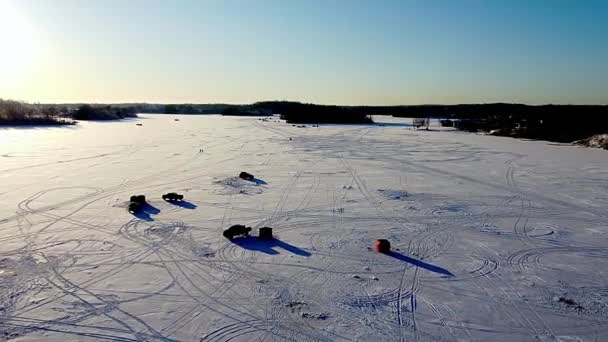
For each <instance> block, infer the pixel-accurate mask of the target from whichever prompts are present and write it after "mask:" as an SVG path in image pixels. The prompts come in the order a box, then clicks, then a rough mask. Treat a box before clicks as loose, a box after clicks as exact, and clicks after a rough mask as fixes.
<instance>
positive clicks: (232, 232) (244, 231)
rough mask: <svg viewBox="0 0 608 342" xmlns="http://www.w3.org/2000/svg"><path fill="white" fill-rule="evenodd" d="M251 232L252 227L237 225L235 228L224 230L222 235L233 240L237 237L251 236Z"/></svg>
mask: <svg viewBox="0 0 608 342" xmlns="http://www.w3.org/2000/svg"><path fill="white" fill-rule="evenodd" d="M250 231H251V227H246V226H243V225H241V224H235V225H234V226H231V227H230V228H228V229H226V230H224V233H223V234H222V235H224V237H225V238H227V239H230V240H232V239H233V238H234V237H235V236H237V235H249V232H250Z"/></svg>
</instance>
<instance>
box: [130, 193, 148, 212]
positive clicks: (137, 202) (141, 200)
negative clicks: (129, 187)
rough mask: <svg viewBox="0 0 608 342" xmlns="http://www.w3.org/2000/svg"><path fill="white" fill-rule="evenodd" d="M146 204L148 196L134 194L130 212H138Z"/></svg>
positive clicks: (131, 199)
mask: <svg viewBox="0 0 608 342" xmlns="http://www.w3.org/2000/svg"><path fill="white" fill-rule="evenodd" d="M145 204H146V196H144V195H133V196H131V198H130V200H129V212H131V213H137V212H139V211H140V210H141V209H142V208H143V207H144V205H145Z"/></svg>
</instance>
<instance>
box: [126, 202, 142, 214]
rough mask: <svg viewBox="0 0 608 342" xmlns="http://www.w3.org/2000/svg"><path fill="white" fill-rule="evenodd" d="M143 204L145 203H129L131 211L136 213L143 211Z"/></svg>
mask: <svg viewBox="0 0 608 342" xmlns="http://www.w3.org/2000/svg"><path fill="white" fill-rule="evenodd" d="M143 206H144V205H143V204H142V203H138V202H131V203H129V212H130V213H132V214H135V213H137V212H139V211H141V209H142V207H143Z"/></svg>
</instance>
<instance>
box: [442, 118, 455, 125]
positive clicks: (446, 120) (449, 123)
mask: <svg viewBox="0 0 608 342" xmlns="http://www.w3.org/2000/svg"><path fill="white" fill-rule="evenodd" d="M439 123H440V124H441V126H442V127H454V121H452V120H450V119H445V120H439Z"/></svg>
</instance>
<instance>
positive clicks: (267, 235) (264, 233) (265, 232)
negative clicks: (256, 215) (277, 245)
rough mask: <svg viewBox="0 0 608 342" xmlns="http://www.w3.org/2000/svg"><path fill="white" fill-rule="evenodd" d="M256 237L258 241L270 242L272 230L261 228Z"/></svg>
mask: <svg viewBox="0 0 608 342" xmlns="http://www.w3.org/2000/svg"><path fill="white" fill-rule="evenodd" d="M258 237H259V238H260V239H266V240H270V239H272V228H270V227H262V228H260V230H259V233H258Z"/></svg>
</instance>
